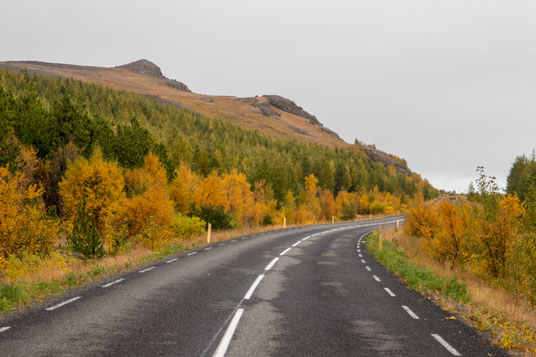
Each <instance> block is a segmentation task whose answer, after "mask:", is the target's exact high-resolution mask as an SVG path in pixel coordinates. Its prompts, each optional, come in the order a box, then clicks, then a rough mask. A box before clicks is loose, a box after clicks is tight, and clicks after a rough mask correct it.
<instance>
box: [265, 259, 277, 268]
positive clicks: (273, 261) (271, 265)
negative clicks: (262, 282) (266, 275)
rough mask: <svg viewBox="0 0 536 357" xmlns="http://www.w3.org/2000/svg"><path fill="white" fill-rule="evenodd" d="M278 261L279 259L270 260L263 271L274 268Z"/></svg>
mask: <svg viewBox="0 0 536 357" xmlns="http://www.w3.org/2000/svg"><path fill="white" fill-rule="evenodd" d="M278 260H279V258H274V259H272V261H271V262H270V263H268V265H267V266H266V268H264V270H265V271H268V270H270V269H272V267H273V266H274V264H275V263H277V261H278Z"/></svg>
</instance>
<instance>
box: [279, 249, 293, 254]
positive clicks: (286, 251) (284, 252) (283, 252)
mask: <svg viewBox="0 0 536 357" xmlns="http://www.w3.org/2000/svg"><path fill="white" fill-rule="evenodd" d="M290 249H292V248H287V249H285V250H284V251H282V252H281V254H279V255H285V254H287V253H288V251H289V250H290Z"/></svg>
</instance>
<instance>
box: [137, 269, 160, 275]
mask: <svg viewBox="0 0 536 357" xmlns="http://www.w3.org/2000/svg"><path fill="white" fill-rule="evenodd" d="M154 268H156V267H149V268H147V269H143V270H140V271H139V272H138V273H140V274H143V273H146V272H148V271H149V270H153V269H154Z"/></svg>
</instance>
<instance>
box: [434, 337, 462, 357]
mask: <svg viewBox="0 0 536 357" xmlns="http://www.w3.org/2000/svg"><path fill="white" fill-rule="evenodd" d="M432 337H433V338H435V339H436V340H437V342H439V343H440V344H442V345H443V347H445V348H446V349H447V351H449V352H450V353H451V354H452V355H454V356H461V354H460V352H458V351H456V349H455V348H454V347H452V346H451V345H449V343H448V342H447V341H445V340H444V339H443V337H441V336H439V335H438V334H436V333H433V334H432Z"/></svg>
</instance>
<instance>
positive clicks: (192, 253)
mask: <svg viewBox="0 0 536 357" xmlns="http://www.w3.org/2000/svg"><path fill="white" fill-rule="evenodd" d="M194 254H197V252H191V253H188V255H194Z"/></svg>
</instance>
